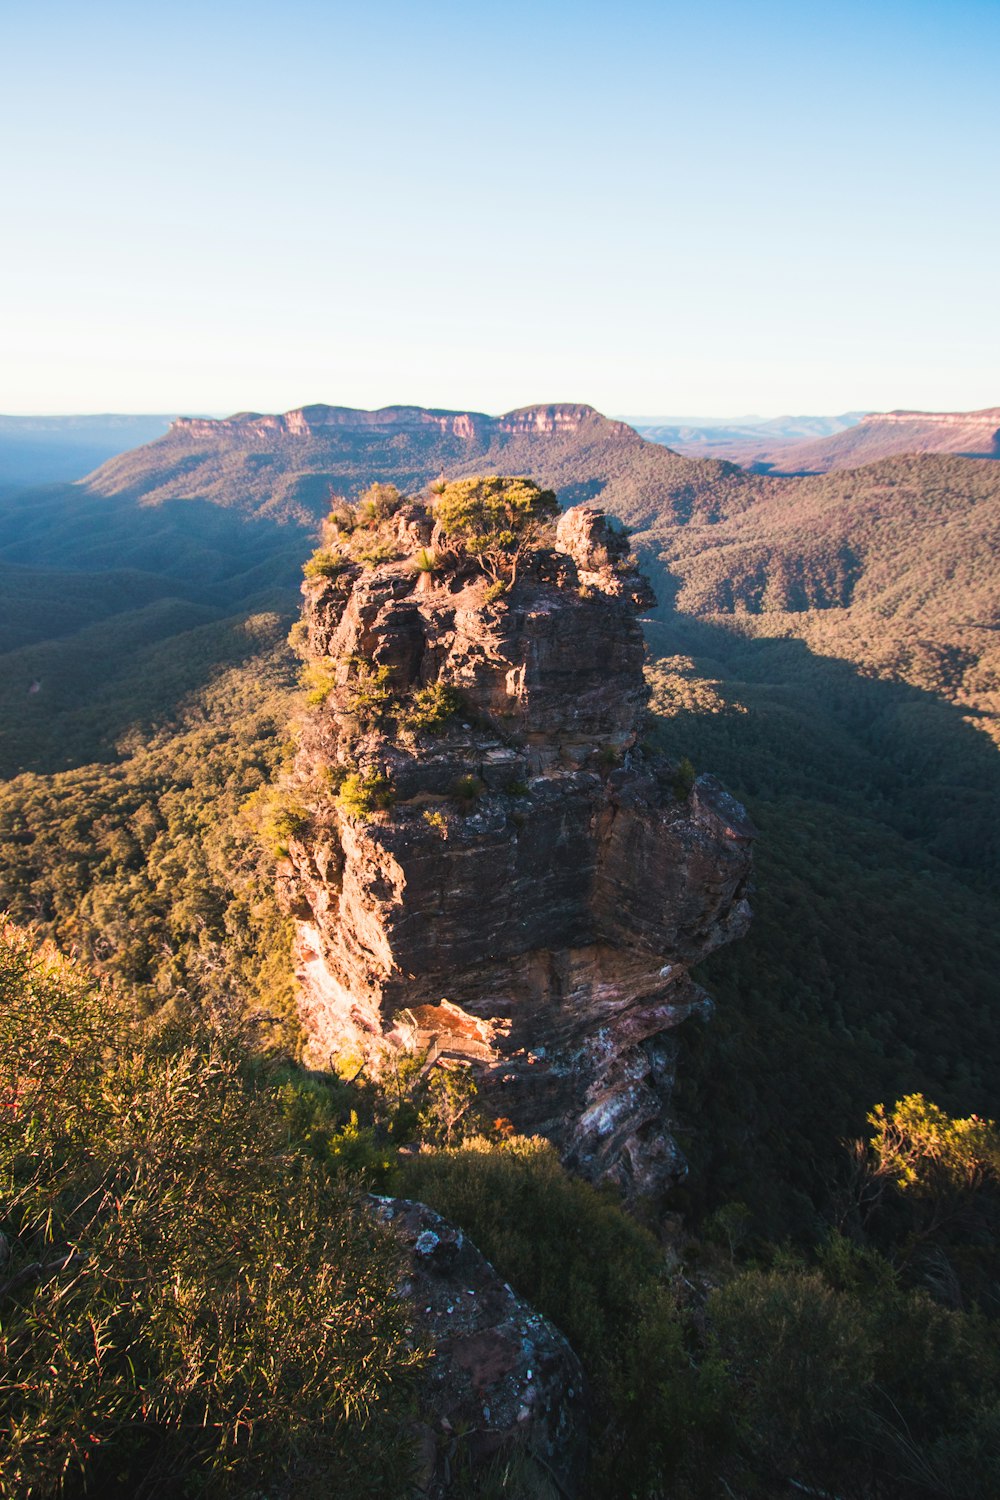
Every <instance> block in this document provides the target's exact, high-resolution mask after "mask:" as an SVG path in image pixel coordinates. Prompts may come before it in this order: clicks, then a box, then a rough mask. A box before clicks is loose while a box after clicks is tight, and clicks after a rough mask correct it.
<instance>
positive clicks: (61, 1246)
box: [0, 933, 419, 1500]
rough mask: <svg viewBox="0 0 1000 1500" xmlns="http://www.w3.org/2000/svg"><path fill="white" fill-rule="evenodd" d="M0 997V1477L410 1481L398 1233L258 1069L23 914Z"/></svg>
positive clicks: (10, 938)
mask: <svg viewBox="0 0 1000 1500" xmlns="http://www.w3.org/2000/svg"><path fill="white" fill-rule="evenodd" d="M0 1002H2V1004H0V1098H2V1099H3V1101H4V1108H3V1110H2V1111H0V1185H2V1191H0V1198H2V1229H3V1233H4V1235H5V1237H6V1244H7V1245H8V1246H9V1254H8V1259H7V1264H6V1265H5V1266H4V1267H3V1271H2V1276H3V1280H2V1283H0V1304H2V1307H0V1315H2V1333H0V1431H2V1433H3V1441H2V1442H0V1494H2V1495H5V1496H10V1497H15V1496H21V1495H29V1494H39V1495H41V1494H54V1493H80V1492H81V1490H82V1489H83V1488H86V1490H87V1492H88V1493H94V1494H108V1493H117V1494H139V1493H146V1492H148V1490H149V1487H151V1486H154V1485H161V1484H162V1483H163V1482H164V1477H165V1476H168V1475H169V1478H170V1485H171V1491H172V1493H175V1494H178V1495H185V1494H196V1493H197V1494H201V1493H204V1492H205V1487H206V1486H208V1487H210V1489H211V1491H212V1493H216V1494H229V1493H234V1494H239V1493H242V1494H246V1493H249V1492H250V1488H251V1487H253V1488H254V1489H256V1487H257V1486H258V1485H260V1484H261V1483H262V1482H263V1483H264V1484H265V1485H267V1486H268V1487H270V1486H278V1487H284V1486H286V1485H291V1487H292V1488H294V1489H296V1490H298V1489H299V1488H300V1487H302V1489H303V1490H308V1489H309V1488H310V1487H311V1486H313V1485H315V1484H317V1483H322V1484H323V1485H325V1488H324V1490H323V1493H326V1494H335V1495H341V1496H344V1497H345V1500H346V1497H348V1496H355V1495H365V1496H370V1497H372V1500H375V1497H381V1496H384V1495H386V1494H392V1493H399V1492H400V1491H401V1490H402V1488H403V1485H404V1483H405V1480H406V1478H407V1468H408V1466H409V1455H408V1453H407V1450H406V1445H405V1442H403V1441H401V1430H400V1429H401V1423H402V1418H403V1412H402V1410H401V1408H400V1405H399V1397H400V1394H401V1393H402V1392H401V1386H402V1383H403V1382H404V1380H405V1376H406V1373H407V1371H408V1370H409V1369H412V1368H413V1367H414V1364H415V1363H416V1361H417V1360H418V1358H419V1356H417V1355H415V1354H414V1352H413V1351H412V1339H411V1337H410V1335H409V1334H408V1331H407V1328H406V1324H405V1317H406V1314H405V1309H404V1307H403V1305H402V1304H400V1302H399V1301H398V1298H397V1296H396V1282H397V1278H398V1274H399V1271H398V1258H397V1250H396V1247H395V1246H394V1244H393V1243H392V1242H391V1241H390V1240H388V1239H387V1238H386V1236H385V1235H384V1234H382V1233H381V1232H380V1231H379V1230H378V1228H377V1227H376V1225H375V1224H374V1223H373V1222H372V1221H371V1220H370V1219H369V1217H368V1216H367V1215H366V1214H365V1213H364V1212H363V1211H362V1210H360V1209H359V1208H357V1207H356V1206H355V1203H354V1201H353V1199H352V1197H351V1195H350V1193H349V1192H347V1191H346V1190H345V1189H344V1188H343V1187H341V1186H339V1185H338V1184H337V1181H336V1179H335V1178H334V1176H332V1175H331V1173H330V1172H329V1171H328V1170H327V1169H326V1168H325V1167H323V1166H321V1165H320V1164H319V1163H318V1162H316V1161H315V1160H311V1159H309V1158H307V1157H306V1156H304V1155H302V1154H301V1153H294V1154H293V1153H292V1152H290V1151H289V1149H288V1147H287V1145H286V1144H285V1139H284V1136H283V1131H282V1127H281V1117H280V1115H279V1113H278V1111H276V1109H275V1107H274V1102H273V1099H272V1096H271V1093H270V1089H269V1087H268V1083H267V1078H266V1074H265V1075H263V1077H261V1076H260V1075H259V1072H258V1071H257V1070H254V1069H253V1068H251V1067H250V1065H249V1062H248V1059H247V1058H246V1056H245V1055H243V1054H242V1053H241V1052H240V1051H239V1050H238V1049H237V1048H235V1047H234V1046H233V1045H232V1044H231V1043H226V1042H223V1041H221V1040H220V1039H218V1038H217V1037H215V1036H213V1035H212V1034H210V1033H204V1034H197V1033H195V1034H190V1033H188V1034H187V1035H185V1034H183V1033H182V1032H178V1033H176V1034H175V1035H172V1036H166V1035H164V1036H162V1037H161V1038H160V1040H158V1041H157V1040H155V1039H152V1038H150V1037H149V1036H147V1035H146V1034H145V1033H144V1032H143V1031H142V1030H141V1029H139V1028H138V1027H137V1025H136V1023H135V1022H134V1021H133V1020H132V1019H131V1018H130V1017H129V1015H128V1013H127V1012H125V1011H124V1010H122V1009H120V1008H119V1007H118V1005H117V1003H116V1001H115V998H114V996H113V995H111V994H110V993H108V992H107V991H103V992H102V991H100V990H99V989H98V988H97V987H96V986H95V985H94V984H93V983H92V982H91V981H90V980H89V979H88V978H87V976H86V975H85V974H83V973H82V972H81V971H80V970H79V969H75V968H71V967H68V966H66V965H65V964H63V963H62V962H60V961H58V960H56V959H54V958H46V957H41V958H39V957H36V956H35V955H34V954H32V953H31V952H30V951H29V950H28V948H27V946H26V944H25V943H24V942H23V941H22V940H20V939H18V938H17V937H16V936H15V935H12V934H10V933H5V934H4V935H3V938H2V941H0ZM261 1084H263V1087H261V1086H260V1085H261Z"/></svg>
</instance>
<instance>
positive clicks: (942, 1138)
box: [868, 1094, 1000, 1200]
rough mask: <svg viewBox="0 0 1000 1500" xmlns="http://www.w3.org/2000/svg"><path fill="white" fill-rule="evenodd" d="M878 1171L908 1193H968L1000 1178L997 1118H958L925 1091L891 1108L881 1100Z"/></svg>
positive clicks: (875, 1120)
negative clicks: (929, 1098) (887, 1107)
mask: <svg viewBox="0 0 1000 1500" xmlns="http://www.w3.org/2000/svg"><path fill="white" fill-rule="evenodd" d="M868 1122H869V1124H870V1125H873V1126H874V1127H875V1133H874V1134H873V1136H872V1137H871V1141H870V1150H871V1154H872V1157H873V1161H872V1171H873V1173H874V1174H877V1175H878V1176H879V1177H881V1178H889V1179H890V1180H891V1181H892V1182H893V1183H894V1185H895V1186H896V1187H897V1188H898V1189H899V1190H900V1191H901V1192H903V1193H906V1194H912V1195H913V1196H914V1197H920V1198H930V1199H946V1200H947V1199H953V1198H959V1199H961V1198H965V1197H967V1196H969V1195H970V1194H973V1193H975V1192H977V1191H978V1190H979V1189H980V1188H981V1187H983V1186H984V1184H985V1183H987V1182H993V1183H995V1182H997V1181H998V1180H1000V1132H998V1131H997V1127H996V1125H995V1124H994V1123H993V1121H992V1120H982V1119H980V1118H979V1116H978V1115H972V1116H971V1118H970V1119H968V1120H953V1119H951V1118H950V1117H949V1116H948V1115H946V1114H945V1112H944V1110H943V1109H941V1108H939V1106H938V1105H936V1104H932V1103H931V1102H930V1100H928V1099H925V1098H924V1096H923V1094H908V1095H907V1096H906V1098H905V1099H901V1100H900V1102H899V1103H898V1104H897V1105H895V1107H894V1108H893V1109H891V1110H889V1111H887V1110H886V1108H885V1106H884V1105H883V1104H877V1105H876V1106H875V1108H874V1110H873V1111H872V1113H871V1114H870V1115H869V1116H868Z"/></svg>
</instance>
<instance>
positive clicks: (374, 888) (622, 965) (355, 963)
mask: <svg viewBox="0 0 1000 1500" xmlns="http://www.w3.org/2000/svg"><path fill="white" fill-rule="evenodd" d="M393 525H394V527H395V537H396V543H397V549H398V552H399V553H400V557H399V560H397V561H392V562H388V563H382V564H380V565H378V566H374V567H370V568H368V569H362V568H361V567H359V566H347V567H344V568H342V570H341V571H340V572H339V573H337V574H336V576H334V577H329V578H319V579H316V580H313V581H311V582H309V583H307V584H306V585H305V590H304V592H305V596H306V604H305V625H306V629H307V633H308V650H309V654H310V656H311V657H312V658H313V660H314V662H315V663H316V664H317V667H318V669H319V670H320V671H325V672H326V673H327V674H328V679H329V681H330V683H331V684H332V686H331V687H330V691H329V694H328V696H327V698H326V701H325V703H324V704H323V705H322V706H321V707H317V708H315V709H314V710H313V711H312V712H311V713H310V715H309V716H308V719H307V722H306V724H305V727H304V730H303V734H302V739H301V746H300V750H299V755H298V760H297V767H296V778H297V787H296V789H295V791H296V795H297V796H298V797H299V798H300V799H301V801H302V803H303V804H304V806H305V808H306V809H307V812H308V824H307V826H306V827H304V828H303V829H301V830H300V831H299V832H298V833H297V834H296V836H294V837H292V838H291V839H290V840H289V844H288V847H289V859H290V889H291V891H292V898H291V899H292V902H293V905H294V909H295V912H296V915H297V917H298V953H299V978H300V984H301V1018H302V1024H303V1029H304V1032H305V1036H306V1038H307V1055H308V1060H309V1061H310V1062H311V1063H312V1065H314V1066H317V1067H328V1066H330V1065H331V1064H332V1063H333V1062H334V1061H335V1060H336V1059H337V1058H343V1057H344V1055H345V1054H346V1055H348V1056H350V1057H352V1058H356V1059H357V1060H358V1063H359V1065H360V1064H361V1063H363V1064H364V1065H365V1066H366V1067H368V1068H369V1069H374V1070H377V1069H378V1068H380V1067H381V1066H383V1065H384V1064H385V1061H386V1060H387V1058H390V1057H391V1056H392V1055H393V1054H394V1053H395V1052H398V1051H399V1050H400V1049H406V1050H410V1051H427V1053H428V1056H429V1058H430V1059H432V1060H436V1061H437V1062H439V1063H440V1064H441V1065H442V1066H471V1067H473V1068H474V1069H475V1070H476V1074H477V1082H478V1086H479V1089H480V1094H481V1096H482V1098H483V1100H484V1102H485V1104H486V1106H487V1108H488V1109H489V1110H490V1111H491V1112H492V1113H493V1114H494V1115H496V1116H503V1117H506V1118H509V1119H510V1120H511V1121H513V1123H514V1124H515V1126H516V1127H517V1128H518V1129H519V1130H522V1131H527V1132H538V1133H541V1134H543V1135H545V1136H547V1137H549V1138H550V1139H551V1140H552V1141H553V1142H555V1143H556V1145H557V1146H558V1148H559V1149H560V1151H561V1152H562V1154H563V1157H564V1159H565V1160H566V1161H567V1163H568V1164H569V1165H570V1166H572V1167H573V1168H574V1169H575V1170H577V1171H579V1172H580V1173H582V1174H583V1175H586V1176H588V1177H590V1178H593V1179H600V1178H605V1179H610V1180H612V1181H614V1182H616V1183H618V1184H619V1185H620V1186H621V1187H622V1188H623V1189H624V1190H625V1192H626V1193H627V1194H640V1193H641V1194H647V1193H656V1192H658V1191H660V1190H661V1189H662V1188H664V1187H665V1186H666V1185H667V1184H669V1183H670V1182H672V1181H674V1180H675V1179H676V1178H677V1176H678V1175H679V1174H681V1173H682V1172H683V1161H682V1158H681V1157H680V1154H679V1152H678V1151H677V1148H676V1146H675V1145H674V1143H673V1141H672V1139H671V1137H670V1133H669V1123H668V1122H669V1099H670V1092H671V1087H672V1082H673V1062H674V1049H673V1046H672V1043H671V1038H670V1032H671V1030H672V1028H673V1027H675V1026H676V1025H677V1024H678V1023H679V1022H680V1021H682V1020H683V1019H684V1018H685V1017H686V1016H688V1015H690V1014H691V1012H692V1011H693V1010H695V1009H701V1008H704V1007H705V1006H706V1004H707V1003H708V1002H707V999H706V997H705V995H704V993H703V992H702V990H701V989H700V988H699V987H698V985H697V984H696V983H695V982H694V981H693V980H692V979H691V977H690V972H689V971H690V969H691V966H692V965H694V964H696V963H697V962H699V960H701V959H702V958H704V957H705V955H706V954H708V953H709V952H711V951H712V950H713V949H714V948H716V947H718V945H719V944H720V943H724V942H728V941H729V940H730V939H732V938H734V937H738V936H739V935H740V934H741V933H742V932H743V930H744V929H745V927H746V924H747V921H748V917H749V912H748V907H747V902H746V888H747V881H748V876H749V869H750V840H751V829H750V827H749V825H748V822H747V819H746V815H745V813H744V812H743V810H742V808H741V807H740V806H739V805H738V804H737V803H736V802H735V801H734V800H733V799H732V798H731V797H729V796H728V795H727V794H726V792H725V791H724V790H723V789H722V787H721V786H719V784H718V783H717V782H716V781H715V780H714V779H713V778H712V777H709V776H702V777H699V778H698V780H697V781H696V782H695V783H694V785H693V786H691V787H688V786H685V785H684V784H683V783H682V781H681V780H680V779H679V777H678V775H677V770H676V767H674V766H673V765H671V764H669V763H667V762H665V761H663V760H662V759H660V758H658V757H656V756H655V755H651V754H650V753H648V752H647V751H646V750H644V749H642V748H641V747H640V746H639V743H638V739H639V730H640V724H641V720H642V715H643V712H644V705H645V700H646V690H645V686H644V681H643V674H642V666H643V657H644V644H643V637H642V631H641V628H640V624H639V621H638V618H637V616H638V614H639V612H640V611H641V610H643V609H645V608H647V607H648V606H649V605H650V604H651V603H652V602H653V598H652V594H651V592H650V590H649V587H648V584H647V583H646V582H645V580H644V579H643V578H642V577H641V575H640V574H639V573H638V572H637V571H636V569H635V566H634V563H633V561H632V560H631V559H630V558H629V556H628V547H627V542H626V541H625V539H624V538H623V537H622V536H620V535H618V534H616V532H615V531H614V530H613V529H612V528H611V526H610V525H609V524H608V522H607V520H606V518H605V516H604V515H603V513H602V512H601V511H600V510H598V509H596V508H593V507H578V508H576V509H575V510H570V511H567V512H566V513H565V514H564V515H563V516H562V518H561V520H560V522H559V527H558V534H557V537H556V541H555V546H554V547H550V548H547V549H541V550H538V551H536V552H534V553H533V554H532V555H531V556H530V558H529V559H528V561H527V562H526V563H525V564H524V565H523V566H522V568H521V570H520V572H519V574H518V579H517V582H516V584H515V585H514V587H513V588H512V589H511V590H510V591H509V592H508V593H506V594H504V595H502V596H501V597H500V598H493V599H491V598H490V596H489V591H488V588H487V580H486V579H485V578H484V577H483V576H482V575H481V573H480V572H479V571H478V569H477V568H476V567H475V566H474V565H470V564H469V563H468V562H464V563H463V562H462V560H461V559H452V560H451V562H450V563H448V562H447V559H445V560H444V563H443V565H442V566H440V567H438V568H437V569H436V570H434V571H424V572H418V571H416V570H415V566H414V558H415V556H416V555H417V554H418V552H419V549H420V548H421V547H426V546H427V545H428V544H434V543H437V544H438V550H439V552H441V553H442V558H444V554H443V551H442V549H441V547H440V541H441V539H440V538H439V537H437V536H435V535H434V534H432V526H433V518H432V516H431V515H430V514H429V513H428V512H427V511H426V510H424V509H422V508H421V507H419V506H409V507H407V508H405V509H404V510H403V511H401V512H400V514H399V515H398V516H397V517H396V518H395V520H394V522H393ZM494 592H495V591H494ZM444 688H447V690H448V692H447V695H446V697H445V706H446V707H447V708H448V710H449V713H448V716H447V717H446V718H445V719H444V721H443V722H442V716H441V714H440V713H438V715H437V721H436V722H433V723H430V722H428V717H429V710H428V706H427V705H428V689H429V690H430V694H429V697H430V699H431V700H434V701H436V702H437V704H438V708H439V709H440V707H441V700H440V699H435V694H438V695H440V694H441V693H442V690H443V689H444ZM421 694H422V695H423V696H422V697H421V696H420V695H421ZM345 775H346V776H347V777H348V779H347V780H346V781H345V780H344V778H345ZM338 786H339V787H340V790H339V792H338V791H337V788H338ZM389 802H391V806H384V804H387V803H389ZM364 804H366V805H364ZM379 804H383V808H382V810H378V808H379Z"/></svg>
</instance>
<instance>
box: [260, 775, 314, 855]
mask: <svg viewBox="0 0 1000 1500" xmlns="http://www.w3.org/2000/svg"><path fill="white" fill-rule="evenodd" d="M263 809H264V810H263V812H262V818H261V825H260V826H261V834H262V837H263V839H264V841H265V843H266V845H267V847H268V848H269V849H270V850H271V852H272V853H273V854H274V856H275V858H276V859H284V858H285V857H286V856H287V854H288V840H289V839H297V838H301V836H302V835H303V834H304V833H305V831H306V829H307V828H308V827H309V822H310V818H309V810H308V808H306V807H305V806H303V804H302V803H301V802H299V801H298V800H297V799H296V798H295V797H294V796H292V795H290V794H289V793H288V792H287V791H279V790H277V789H275V791H273V792H272V793H271V794H270V795H269V796H267V797H266V798H265V799H263Z"/></svg>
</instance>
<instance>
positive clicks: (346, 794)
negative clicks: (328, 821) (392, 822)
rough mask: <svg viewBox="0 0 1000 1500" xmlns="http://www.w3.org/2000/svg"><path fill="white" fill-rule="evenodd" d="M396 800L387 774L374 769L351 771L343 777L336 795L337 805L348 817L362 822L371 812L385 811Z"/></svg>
mask: <svg viewBox="0 0 1000 1500" xmlns="http://www.w3.org/2000/svg"><path fill="white" fill-rule="evenodd" d="M395 800H396V794H395V792H394V790H393V786H392V782H391V781H390V780H389V778H388V776H380V775H379V774H378V773H377V772H375V771H367V772H364V773H362V772H361V771H352V772H351V774H350V775H349V776H345V777H344V782H343V785H342V786H341V788H340V791H339V793H338V795H337V806H338V807H339V808H340V810H341V812H343V813H346V814H347V816H348V817H349V818H356V819H358V821H359V822H364V821H365V819H367V818H370V817H371V815H372V814H373V813H376V812H386V811H388V809H389V808H390V807H392V805H393V803H394V802H395Z"/></svg>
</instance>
